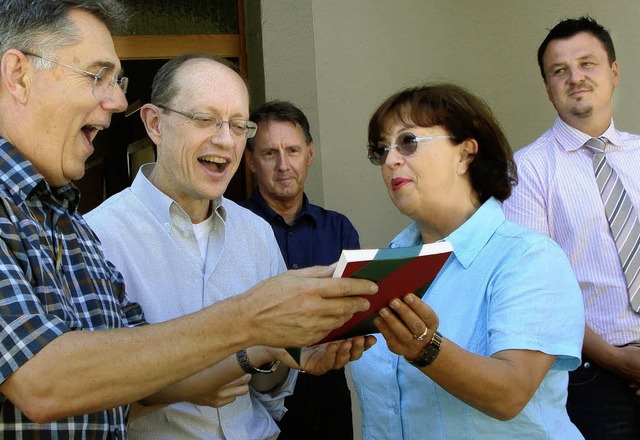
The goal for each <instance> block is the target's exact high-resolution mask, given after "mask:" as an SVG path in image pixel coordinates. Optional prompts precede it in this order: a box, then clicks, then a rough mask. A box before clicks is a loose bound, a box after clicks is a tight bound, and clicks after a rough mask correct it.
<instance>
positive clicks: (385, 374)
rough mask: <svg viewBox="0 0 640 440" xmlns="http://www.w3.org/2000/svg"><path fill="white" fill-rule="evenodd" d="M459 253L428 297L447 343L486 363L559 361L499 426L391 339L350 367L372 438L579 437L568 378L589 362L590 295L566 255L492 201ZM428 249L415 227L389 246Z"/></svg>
mask: <svg viewBox="0 0 640 440" xmlns="http://www.w3.org/2000/svg"><path fill="white" fill-rule="evenodd" d="M445 240H447V241H449V242H450V243H451V244H452V245H453V249H454V252H453V254H452V255H451V257H449V260H448V261H447V262H446V263H445V266H444V268H443V269H442V271H441V272H440V274H439V275H438V277H437V278H436V280H435V281H434V283H433V284H432V285H431V287H430V288H429V290H428V291H427V292H426V294H425V296H424V301H426V302H427V303H428V304H429V305H430V306H431V307H432V308H433V309H434V311H435V312H436V313H437V314H438V317H439V318H440V327H439V331H440V332H441V333H442V334H443V336H444V337H445V338H446V339H448V340H450V341H453V342H454V343H456V344H457V345H459V346H461V347H462V348H464V349H466V350H468V351H471V352H473V353H477V354H481V355H484V356H491V355H492V354H494V353H496V352H498V351H501V350H508V349H521V350H538V351H541V352H544V353H548V354H551V355H555V356H557V359H556V361H555V363H554V364H553V366H552V368H551V370H550V371H549V372H548V374H547V375H546V377H545V378H544V380H543V381H542V383H541V385H540V387H539V388H538V390H537V391H536V393H535V394H534V396H533V397H532V399H531V400H530V401H529V403H528V404H527V405H526V407H525V408H524V409H523V410H522V411H521V412H520V414H518V415H517V416H516V417H515V418H514V419H512V420H509V421H500V420H497V419H494V418H491V417H489V416H487V415H485V414H484V413H482V412H480V411H478V410H476V409H474V408H472V407H471V406H469V405H467V404H466V403H464V402H462V401H461V400H459V399H457V398H456V397H453V396H452V395H450V394H449V393H448V392H447V391H445V390H444V389H442V388H441V387H440V386H439V385H437V384H436V383H434V382H433V381H432V380H431V379H430V378H429V377H427V376H426V375H424V374H423V373H422V372H421V371H420V370H418V369H417V368H415V367H413V366H411V365H410V364H409V363H407V362H406V361H405V360H404V358H402V357H399V356H397V355H395V354H393V353H391V352H390V351H389V349H388V348H387V346H386V343H385V341H384V339H383V338H382V337H379V338H378V339H379V342H378V344H376V345H375V346H374V347H372V348H371V349H370V350H368V351H367V352H365V354H364V355H363V357H362V358H361V360H359V361H357V362H354V363H352V365H351V369H352V374H353V379H354V382H355V388H356V392H357V394H358V398H359V404H360V409H361V412H362V433H363V438H364V439H427V438H428V439H491V440H495V439H505V440H506V439H509V440H511V439H514V438H527V439H563V440H567V439H580V438H582V436H581V434H580V433H579V432H578V430H577V429H576V428H575V426H574V425H573V424H572V423H571V422H570V420H569V418H568V416H567V412H566V409H565V403H566V398H567V381H568V373H567V371H569V370H573V369H575V368H576V367H577V366H578V365H579V363H580V354H581V347H582V339H583V336H584V309H583V304H582V295H581V293H580V288H579V286H578V283H577V282H576V279H575V276H574V274H573V271H572V270H571V267H570V265H569V262H568V261H567V258H566V256H565V255H564V253H563V252H562V250H561V249H560V248H559V247H558V245H557V244H556V243H555V242H553V241H552V240H551V239H549V238H548V237H546V236H544V235H541V234H538V233H536V232H534V231H531V230H529V229H526V228H523V227H521V226H519V225H516V224H514V223H510V222H508V221H506V220H505V218H504V215H503V213H502V208H501V205H500V203H499V202H498V201H497V200H495V199H490V200H488V201H487V202H485V203H484V204H483V205H482V206H481V207H480V209H478V211H477V212H476V213H475V214H474V215H473V216H472V217H471V218H470V219H469V220H467V221H466V222H465V223H464V224H463V225H462V226H460V227H459V228H458V229H457V230H455V231H454V232H453V233H451V235H449V236H448V237H446V238H445ZM417 244H422V240H421V237H420V230H419V228H418V226H417V224H416V223H413V224H411V225H410V226H408V227H407V228H406V229H405V230H404V231H402V233H400V234H399V235H398V236H397V237H396V238H395V239H394V240H393V241H392V242H391V243H390V245H389V247H403V246H413V245H417Z"/></svg>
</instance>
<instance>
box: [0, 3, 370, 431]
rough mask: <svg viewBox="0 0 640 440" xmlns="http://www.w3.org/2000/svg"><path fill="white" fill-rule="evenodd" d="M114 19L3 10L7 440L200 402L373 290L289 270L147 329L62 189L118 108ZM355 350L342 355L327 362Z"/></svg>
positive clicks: (325, 274) (72, 193) (36, 6)
mask: <svg viewBox="0 0 640 440" xmlns="http://www.w3.org/2000/svg"><path fill="white" fill-rule="evenodd" d="M123 17H124V14H123V9H122V7H121V5H120V4H119V3H118V2H117V1H115V0H84V1H83V0H75V1H72V0H66V1H65V0H33V1H25V0H20V1H18V0H4V1H2V2H1V3H0V42H1V44H2V46H1V53H0V57H1V58H0V199H1V200H2V203H1V204H0V280H2V281H1V282H0V328H2V332H1V333H0V351H1V352H2V357H1V358H0V437H2V438H4V439H10V438H126V437H127V433H126V424H127V416H128V412H129V411H128V410H129V406H128V404H129V403H130V402H136V401H141V400H142V401H143V402H145V399H147V400H149V401H151V402H152V403H155V402H156V400H155V399H156V398H161V399H162V400H161V401H162V402H165V403H169V402H174V401H177V400H195V401H199V400H204V399H206V397H207V396H209V395H211V394H215V393H216V392H217V390H218V389H219V388H220V386H221V381H222V382H223V383H224V380H223V379H225V378H222V379H220V377H219V374H218V370H217V368H216V364H217V363H218V362H220V361H222V360H223V359H225V358H228V357H229V356H230V355H232V354H234V353H236V352H242V350H243V349H245V348H247V347H250V346H259V345H267V346H272V347H288V346H305V345H309V344H312V343H313V342H315V341H318V340H319V339H321V338H322V337H324V335H326V334H327V333H328V332H329V331H330V330H332V329H333V328H336V327H337V326H339V325H341V324H342V323H344V322H345V321H346V320H347V319H349V318H350V317H351V316H352V315H353V313H355V312H357V311H360V310H364V309H366V308H367V307H368V301H367V300H366V299H364V298H362V297H360V295H366V294H370V293H373V292H375V290H376V288H375V285H373V283H370V282H366V281H363V280H346V279H340V280H334V279H332V278H330V270H327V269H326V268H316V269H312V270H306V271H297V272H286V273H284V274H282V275H279V276H277V277H272V278H270V279H267V280H265V281H263V282H261V283H259V284H257V285H255V286H253V287H251V288H248V289H246V291H245V292H244V293H242V292H238V295H236V296H234V297H233V298H229V299H226V300H224V301H222V302H220V303H217V304H215V305H213V306H208V307H205V308H203V309H202V310H200V311H197V312H194V313H191V314H189V315H187V316H184V317H181V318H177V319H174V320H171V321H167V322H163V323H158V324H152V325H144V324H146V321H145V320H144V317H143V315H142V310H141V308H140V306H139V305H138V304H137V303H134V302H132V301H131V300H130V299H129V297H128V296H127V294H126V293H125V290H124V283H123V281H122V276H121V275H120V273H119V272H117V271H116V270H115V268H114V267H113V265H112V264H111V263H109V262H108V261H107V260H106V259H105V258H104V254H103V251H102V249H101V246H100V243H99V242H98V240H97V238H96V236H95V234H94V233H93V232H92V231H91V229H90V228H89V227H88V225H87V224H86V222H85V221H84V219H83V218H82V216H81V215H80V214H79V213H78V212H77V205H78V199H79V194H78V191H77V189H76V188H75V187H74V186H73V184H72V183H71V181H72V180H76V179H79V178H81V177H82V176H83V174H84V165H85V161H86V160H87V158H88V157H89V156H90V155H91V153H92V152H93V140H94V139H95V137H96V135H97V134H98V132H99V131H100V130H102V129H104V128H107V127H108V126H109V124H110V121H111V116H112V115H113V113H116V112H121V111H123V110H124V109H125V108H126V106H127V100H126V98H125V95H124V93H125V92H126V87H127V80H126V78H124V77H122V76H121V74H120V69H121V66H120V61H119V60H118V57H117V55H116V52H115V49H114V45H113V41H112V38H111V34H110V29H112V25H113V24H114V23H119V22H122V21H123V20H124V18H123ZM214 180H215V179H214ZM218 183H219V182H217V181H216V182H215V183H212V185H213V186H216V185H218ZM219 186H220V187H222V186H224V185H222V184H220V185H219ZM142 239H146V240H152V239H153V237H141V240H142ZM354 345H355V344H354ZM362 349H364V347H363V345H361V346H360V350H362ZM357 351H358V350H354V349H352V350H351V351H350V352H348V353H344V352H343V351H338V352H337V353H336V354H335V355H334V361H335V362H334V363H335V364H336V365H339V364H340V363H342V364H344V363H345V362H346V361H348V360H349V359H350V358H351V357H357V356H358V355H359V353H357ZM244 366H245V367H247V366H248V363H247V360H246V357H245V358H244ZM233 367H234V368H235V369H236V370H235V371H237V372H238V373H237V374H238V375H241V374H242V369H241V367H240V364H239V363H236V364H235V365H234V366H233ZM234 374H235V373H234ZM145 403H146V402H145Z"/></svg>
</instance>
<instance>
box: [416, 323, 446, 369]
mask: <svg viewBox="0 0 640 440" xmlns="http://www.w3.org/2000/svg"><path fill="white" fill-rule="evenodd" d="M441 345H442V335H441V334H440V333H439V332H435V333H434V334H433V339H431V342H429V345H427V346H426V347H425V349H424V350H423V351H422V353H421V354H420V356H419V357H418V359H416V360H414V361H409V363H410V364H411V365H414V366H416V367H418V368H422V367H426V366H427V365H431V363H432V362H433V361H434V360H435V359H436V357H438V354H439V353H440V346H441Z"/></svg>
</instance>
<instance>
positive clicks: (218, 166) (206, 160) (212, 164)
mask: <svg viewBox="0 0 640 440" xmlns="http://www.w3.org/2000/svg"><path fill="white" fill-rule="evenodd" d="M198 162H200V163H201V164H203V165H205V166H206V167H207V168H213V169H214V170H216V171H218V172H222V171H224V170H225V169H226V168H227V167H228V166H229V161H228V160H227V159H224V158H222V157H209V156H207V157H200V158H198Z"/></svg>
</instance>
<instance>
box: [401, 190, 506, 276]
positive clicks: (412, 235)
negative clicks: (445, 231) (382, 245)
mask: <svg viewBox="0 0 640 440" xmlns="http://www.w3.org/2000/svg"><path fill="white" fill-rule="evenodd" d="M504 221H505V217H504V213H503V212H502V207H501V205H500V202H498V201H497V200H496V199H495V198H493V197H492V198H490V199H489V200H487V201H486V202H484V203H483V204H482V206H480V208H479V209H478V210H477V211H476V212H475V213H474V214H473V215H472V216H471V217H470V218H469V219H468V220H467V221H466V222H464V223H463V224H462V225H460V227H458V229H456V230H455V231H453V232H452V233H451V234H449V236H447V237H445V238H443V239H442V240H438V241H448V242H449V243H451V246H452V247H453V254H454V255H455V257H456V258H457V259H458V261H460V264H462V266H464V267H465V268H468V267H469V266H470V265H471V263H473V261H474V260H475V258H476V257H477V256H478V254H479V253H480V251H481V250H482V249H483V248H484V246H485V245H486V244H487V242H488V241H489V239H490V238H491V236H492V235H493V234H494V233H495V231H496V230H497V229H498V227H499V226H500V225H501V224H502V223H504ZM420 244H423V243H422V238H421V235H420V227H419V226H418V224H417V223H416V222H413V223H411V224H410V225H409V226H407V228H405V229H404V230H403V231H402V232H401V233H400V234H398V235H397V236H396V237H395V238H394V239H393V240H392V241H391V243H389V247H391V248H397V247H406V246H416V245H420Z"/></svg>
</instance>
